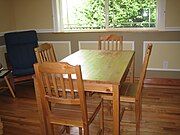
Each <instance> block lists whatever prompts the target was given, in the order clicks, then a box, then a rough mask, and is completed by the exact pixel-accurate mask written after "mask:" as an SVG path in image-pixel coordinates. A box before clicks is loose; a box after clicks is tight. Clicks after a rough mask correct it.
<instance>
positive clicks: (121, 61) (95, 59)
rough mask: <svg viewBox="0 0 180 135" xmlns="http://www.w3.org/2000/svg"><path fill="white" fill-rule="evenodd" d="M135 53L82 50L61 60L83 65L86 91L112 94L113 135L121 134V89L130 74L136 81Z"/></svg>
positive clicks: (131, 78) (132, 79)
mask: <svg viewBox="0 0 180 135" xmlns="http://www.w3.org/2000/svg"><path fill="white" fill-rule="evenodd" d="M134 54H135V52H134V51H102V50H80V51H77V52H75V53H73V54H71V55H69V56H68V57H66V58H64V59H63V60H61V61H62V62H68V63H69V64H71V65H81V71H82V78H83V82H84V88H85V91H93V92H101V93H112V99H113V101H112V102H113V134H114V135H119V134H120V92H121V90H120V87H121V84H122V83H123V82H124V81H125V79H126V77H127V74H128V72H130V81H131V82H133V81H134Z"/></svg>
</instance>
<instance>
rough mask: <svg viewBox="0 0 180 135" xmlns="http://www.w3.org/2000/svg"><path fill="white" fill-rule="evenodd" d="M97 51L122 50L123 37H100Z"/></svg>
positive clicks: (112, 35)
mask: <svg viewBox="0 0 180 135" xmlns="http://www.w3.org/2000/svg"><path fill="white" fill-rule="evenodd" d="M98 49H99V50H123V36H119V35H114V34H111V35H104V36H100V38H99V44H98Z"/></svg>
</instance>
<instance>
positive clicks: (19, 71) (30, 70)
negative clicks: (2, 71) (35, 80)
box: [12, 68, 34, 76]
mask: <svg viewBox="0 0 180 135" xmlns="http://www.w3.org/2000/svg"><path fill="white" fill-rule="evenodd" d="M12 74H13V76H24V75H31V74H34V68H26V69H12Z"/></svg>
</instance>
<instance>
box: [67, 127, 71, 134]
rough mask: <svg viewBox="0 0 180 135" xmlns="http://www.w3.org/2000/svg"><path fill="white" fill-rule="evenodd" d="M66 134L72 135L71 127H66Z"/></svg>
mask: <svg viewBox="0 0 180 135" xmlns="http://www.w3.org/2000/svg"><path fill="white" fill-rule="evenodd" d="M66 133H67V134H70V127H69V126H66Z"/></svg>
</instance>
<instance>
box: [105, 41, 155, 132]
mask: <svg viewBox="0 0 180 135" xmlns="http://www.w3.org/2000/svg"><path fill="white" fill-rule="evenodd" d="M151 50H152V44H148V47H147V50H146V55H145V57H144V62H143V65H142V70H141V74H140V79H139V81H138V82H135V83H128V82H125V83H124V84H122V86H121V89H120V90H121V92H120V93H121V96H120V102H125V103H133V104H134V105H135V123H136V133H137V134H138V133H139V132H140V120H141V117H142V115H141V113H142V89H143V83H144V79H145V76H146V69H147V66H148V62H149V58H150V55H151ZM103 98H105V99H110V98H109V97H108V96H107V97H103ZM111 98H112V97H111ZM111 100H112V99H111ZM126 110H129V108H128V107H125V108H122V113H121V114H122V115H123V113H124V111H126ZM121 118H122V116H121Z"/></svg>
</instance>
